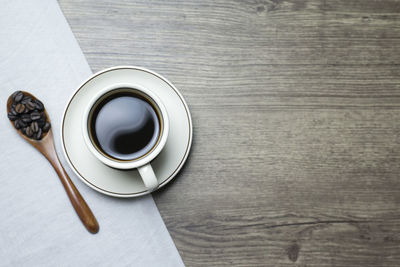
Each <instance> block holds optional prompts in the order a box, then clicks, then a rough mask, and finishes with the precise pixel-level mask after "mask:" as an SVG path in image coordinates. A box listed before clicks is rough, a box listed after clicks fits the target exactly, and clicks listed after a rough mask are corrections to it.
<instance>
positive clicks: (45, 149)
mask: <svg viewBox="0 0 400 267" xmlns="http://www.w3.org/2000/svg"><path fill="white" fill-rule="evenodd" d="M22 93H23V94H24V95H28V96H30V97H31V98H32V99H33V100H36V99H37V98H36V97H35V96H33V95H32V94H30V93H28V92H24V91H22ZM12 102H13V99H12V96H10V97H9V98H8V100H7V112H10V110H11V105H12ZM44 113H45V114H46V117H47V121H48V122H50V117H49V115H48V114H47V112H46V109H44ZM10 122H11V124H12V125H13V127H14V128H15V126H14V123H13V122H12V121H10ZM16 130H17V129H16ZM17 132H18V133H19V135H20V136H21V137H22V138H24V139H25V140H26V141H27V142H28V143H30V144H31V145H32V146H34V147H35V148H36V149H37V150H39V151H40V153H42V154H43V156H45V157H46V159H47V160H48V161H49V162H50V163H51V165H52V166H53V168H54V170H55V171H56V172H57V174H58V177H60V180H61V183H62V184H63V186H64V189H65V191H66V192H67V195H68V197H69V199H70V201H71V204H72V206H73V207H74V208H75V211H76V213H77V214H78V216H79V218H80V219H81V221H82V223H83V224H84V225H85V227H86V229H87V230H88V231H89V232H90V233H92V234H95V233H97V232H98V231H99V224H98V223H97V220H96V218H95V217H94V215H93V213H92V211H91V210H90V208H89V206H88V205H87V204H86V202H85V200H84V199H83V198H82V196H81V194H80V193H79V191H78V189H76V187H75V185H74V184H73V183H72V181H71V179H70V178H69V177H68V174H67V173H66V172H65V170H64V168H63V167H62V165H61V163H60V160H59V159H58V156H57V153H56V150H55V147H54V140H53V133H52V131H51V129H50V130H49V131H48V132H47V133H43V136H42V139H40V140H35V139H33V138H29V137H27V136H25V135H24V134H23V133H21V131H18V130H17Z"/></svg>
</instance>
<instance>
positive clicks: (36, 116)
mask: <svg viewBox="0 0 400 267" xmlns="http://www.w3.org/2000/svg"><path fill="white" fill-rule="evenodd" d="M41 117H42V116H41V114H40V113H39V112H37V111H34V112H32V113H31V119H32V120H33V121H35V120H38V119H40V118H41Z"/></svg>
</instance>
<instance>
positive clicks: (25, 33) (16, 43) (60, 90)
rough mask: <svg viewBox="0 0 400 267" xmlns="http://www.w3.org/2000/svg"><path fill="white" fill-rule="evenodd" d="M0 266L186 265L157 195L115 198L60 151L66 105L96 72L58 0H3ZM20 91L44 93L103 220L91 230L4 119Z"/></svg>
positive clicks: (0, 37) (40, 159)
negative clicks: (10, 100) (99, 188)
mask: <svg viewBox="0 0 400 267" xmlns="http://www.w3.org/2000/svg"><path fill="white" fill-rule="evenodd" d="M0 6H1V8H0V40H1V42H0V88H1V89H0V94H1V96H0V110H2V111H3V113H2V114H3V115H1V116H0V117H1V119H0V147H1V153H2V155H1V156H0V181H1V184H0V212H1V213H0V266H174V267H175V266H183V262H182V260H181V258H180V256H179V254H178V252H177V250H176V247H175V245H174V243H173V241H172V239H171V237H170V235H169V233H168V231H167V229H166V227H165V225H164V222H163V220H162V218H161V216H160V214H159V212H158V210H157V207H156V206H155V204H154V202H153V199H152V197H151V196H147V197H143V198H139V199H116V198H111V197H107V196H104V195H102V194H100V193H97V192H95V191H93V190H92V189H90V188H88V187H87V186H86V185H84V184H83V183H82V182H81V181H80V180H79V179H78V178H77V177H76V176H75V175H74V174H73V172H72V171H71V170H70V169H69V168H68V165H67V164H66V162H65V160H64V158H63V155H62V150H61V143H60V123H61V117H62V112H63V109H64V106H65V104H66V102H67V100H68V99H69V97H70V96H71V95H72V93H73V92H74V90H75V89H76V88H77V86H78V85H79V84H80V83H81V82H82V81H83V80H85V79H86V78H88V77H89V76H90V75H91V74H92V72H91V70H90V68H89V66H88V64H87V62H86V60H85V58H84V56H83V54H82V52H81V50H80V48H79V46H78V44H77V42H76V40H75V38H74V36H73V34H72V32H71V30H70V28H69V26H68V23H67V22H66V20H65V18H64V16H63V14H62V12H61V10H60V8H59V6H58V3H57V2H56V1H55V0H36V1H26V0H12V1H5V0H1V1H0ZM14 90H26V91H29V92H32V93H33V94H34V95H35V96H37V97H38V98H39V99H41V100H42V101H43V102H44V104H45V106H46V108H47V110H48V112H49V114H50V118H51V120H52V127H53V131H54V135H55V142H56V147H57V151H58V153H59V156H60V159H61V160H62V162H63V165H64V167H65V168H66V170H67V172H68V173H69V174H70V177H71V179H72V180H73V182H74V183H75V185H76V186H77V187H78V189H79V191H80V192H81V193H82V195H83V197H84V198H85V199H86V201H87V202H88V204H89V206H90V207H91V209H92V211H93V213H94V214H95V216H96V217H97V220H98V222H99V224H100V232H99V233H98V234H96V235H92V234H90V233H88V232H87V231H86V229H85V227H84V226H83V225H82V223H81V221H80V220H79V218H78V216H77V215H76V214H75V211H74V210H73V208H72V206H71V204H70V202H69V200H68V198H67V195H66V193H65V192H64V189H63V187H62V185H61V183H60V181H59V180H58V177H57V175H56V173H55V172H54V170H53V169H52V167H51V166H50V164H49V163H48V162H47V161H46V160H45V158H44V157H42V156H41V155H40V154H39V152H38V151H36V150H35V149H34V148H33V147H32V146H30V145H29V144H28V143H26V142H25V141H24V140H23V139H22V138H21V137H19V136H18V135H17V133H16V132H15V130H14V129H13V128H12V127H11V125H10V123H9V122H8V119H7V117H6V100H7V98H8V96H9V95H10V94H11V93H12V92H13V91H14Z"/></svg>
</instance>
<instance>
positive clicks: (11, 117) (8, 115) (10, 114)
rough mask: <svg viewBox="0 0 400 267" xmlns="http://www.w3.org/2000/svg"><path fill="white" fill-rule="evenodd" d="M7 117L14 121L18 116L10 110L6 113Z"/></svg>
mask: <svg viewBox="0 0 400 267" xmlns="http://www.w3.org/2000/svg"><path fill="white" fill-rule="evenodd" d="M7 117H8V119H9V120H10V121H15V120H16V119H18V116H16V115H14V114H12V113H11V112H9V113H8V114H7Z"/></svg>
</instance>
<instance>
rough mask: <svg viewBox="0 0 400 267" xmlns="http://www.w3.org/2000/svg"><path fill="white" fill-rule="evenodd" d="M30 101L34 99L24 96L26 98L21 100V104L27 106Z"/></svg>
mask: <svg viewBox="0 0 400 267" xmlns="http://www.w3.org/2000/svg"><path fill="white" fill-rule="evenodd" d="M29 101H32V97H30V96H29V95H24V97H23V98H22V100H21V103H22V104H26V103H27V102H29Z"/></svg>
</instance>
